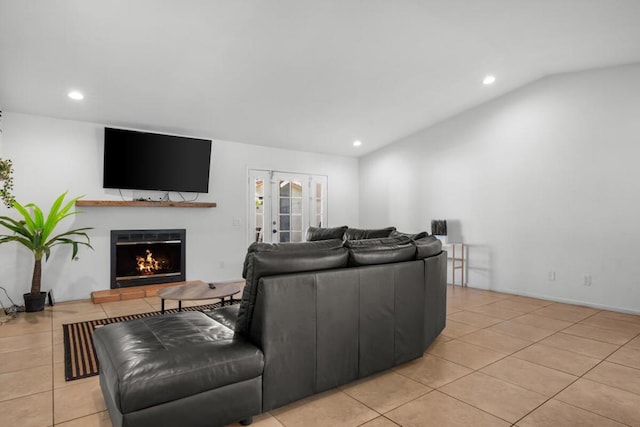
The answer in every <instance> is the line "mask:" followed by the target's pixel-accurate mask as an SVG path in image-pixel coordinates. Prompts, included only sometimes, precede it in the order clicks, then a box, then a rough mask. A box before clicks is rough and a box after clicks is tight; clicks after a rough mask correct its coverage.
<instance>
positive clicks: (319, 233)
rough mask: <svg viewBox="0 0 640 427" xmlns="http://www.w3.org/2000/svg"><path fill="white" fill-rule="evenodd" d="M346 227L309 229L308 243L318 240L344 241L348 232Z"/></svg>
mask: <svg viewBox="0 0 640 427" xmlns="http://www.w3.org/2000/svg"><path fill="white" fill-rule="evenodd" d="M347 228H349V227H347V226H346V225H344V226H342V227H332V228H323V227H309V228H307V236H306V239H307V242H313V241H316V240H329V239H340V240H342V236H343V235H344V232H345V231H347Z"/></svg>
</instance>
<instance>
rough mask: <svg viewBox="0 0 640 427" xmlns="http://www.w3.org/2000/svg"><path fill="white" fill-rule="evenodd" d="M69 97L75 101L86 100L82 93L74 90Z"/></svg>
mask: <svg viewBox="0 0 640 427" xmlns="http://www.w3.org/2000/svg"><path fill="white" fill-rule="evenodd" d="M67 96H68V97H69V98H71V99H73V100H75V101H80V100H82V99H84V95H83V94H82V92H78V91H77V90H72V91H71V92H69V93H68V94H67Z"/></svg>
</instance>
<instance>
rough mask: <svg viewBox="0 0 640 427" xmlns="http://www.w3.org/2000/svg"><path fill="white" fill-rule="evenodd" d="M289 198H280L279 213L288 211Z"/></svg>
mask: <svg viewBox="0 0 640 427" xmlns="http://www.w3.org/2000/svg"><path fill="white" fill-rule="evenodd" d="M290 206H291V199H285V198H282V197H281V198H280V213H281V214H288V213H289V211H290Z"/></svg>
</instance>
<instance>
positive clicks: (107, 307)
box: [0, 287, 640, 427]
mask: <svg viewBox="0 0 640 427" xmlns="http://www.w3.org/2000/svg"><path fill="white" fill-rule="evenodd" d="M447 305H448V320H447V327H446V328H445V330H444V331H443V333H442V334H441V336H440V337H439V338H438V339H437V340H436V341H435V342H434V343H433V344H432V345H431V347H430V348H429V349H428V350H427V352H426V353H425V354H424V356H423V357H422V358H420V359H417V360H415V361H412V362H409V363H406V364H404V365H402V366H398V367H396V368H394V369H390V370H388V371H385V372H381V373H379V374H377V375H374V376H372V377H369V378H365V379H362V380H359V381H356V382H354V383H351V384H347V385H345V386H342V387H339V388H337V389H334V390H330V391H327V392H324V393H321V394H318V395H315V396H311V397H308V398H306V399H302V400H300V401H298V402H295V403H292V404H289V405H286V406H284V407H281V408H278V409H275V410H272V411H270V412H268V413H264V414H262V415H260V416H258V417H256V418H254V424H253V425H255V426H258V427H277V426H287V427H289V426H305V427H313V426H331V427H333V426H367V427H388V426H397V425H401V426H438V427H441V426H510V425H516V426H520V427H529V426H621V425H629V426H640V316H634V315H629V314H624V313H617V312H612V311H604V310H596V309H593V308H588V307H580V306H575V305H568V304H560V303H554V302H551V301H544V300H539V299H534V298H527V297H521V296H515V295H507V294H500V293H496V292H491V291H484V290H478V289H473V288H459V287H456V288H455V289H453V288H451V287H450V288H449V290H448V301H447ZM170 307H172V306H171V305H169V308H170ZM159 308H160V300H159V299H158V298H146V299H140V300H131V301H123V302H117V303H106V304H92V303H91V302H88V301H76V302H68V303H61V304H56V305H55V306H54V307H47V309H46V310H45V311H44V312H41V313H28V314H27V313H21V314H19V315H18V317H17V318H16V319H13V320H11V321H10V322H8V323H6V324H3V325H0V425H2V426H4V425H6V426H20V427H31V426H33V427H44V426H53V425H55V426H67V427H70V426H75V427H84V426H87V427H105V426H111V423H110V421H109V417H108V415H107V413H106V411H105V404H104V401H103V398H102V394H101V391H100V387H99V384H98V377H92V378H86V379H82V380H77V381H70V382H66V381H65V380H64V368H63V357H64V356H63V349H62V340H63V338H62V328H61V325H62V324H64V323H72V322H78V321H81V320H89V319H99V318H105V317H108V316H117V315H122V314H133V313H141V312H147V311H156V310H159Z"/></svg>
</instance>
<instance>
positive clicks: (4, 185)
mask: <svg viewBox="0 0 640 427" xmlns="http://www.w3.org/2000/svg"><path fill="white" fill-rule="evenodd" d="M0 184H1V185H0V199H2V202H3V203H4V204H5V206H7V207H8V208H10V207H11V206H13V200H14V198H13V194H11V191H12V190H13V163H12V162H11V160H9V159H0Z"/></svg>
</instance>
